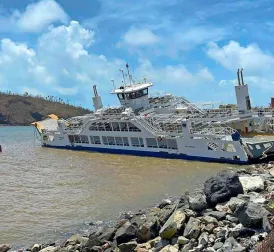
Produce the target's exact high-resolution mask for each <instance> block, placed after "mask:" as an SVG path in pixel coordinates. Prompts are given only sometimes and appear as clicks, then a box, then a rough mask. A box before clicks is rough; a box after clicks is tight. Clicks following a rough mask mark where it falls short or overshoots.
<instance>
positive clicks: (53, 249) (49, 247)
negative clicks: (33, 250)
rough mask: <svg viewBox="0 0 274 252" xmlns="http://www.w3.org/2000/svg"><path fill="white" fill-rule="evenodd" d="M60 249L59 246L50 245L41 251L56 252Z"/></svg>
mask: <svg viewBox="0 0 274 252" xmlns="http://www.w3.org/2000/svg"><path fill="white" fill-rule="evenodd" d="M58 249H59V247H54V246H48V247H46V248H43V249H41V250H40V252H56V251H57V250H58Z"/></svg>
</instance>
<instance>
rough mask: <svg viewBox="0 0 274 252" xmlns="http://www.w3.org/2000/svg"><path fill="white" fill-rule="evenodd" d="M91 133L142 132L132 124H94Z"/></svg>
mask: <svg viewBox="0 0 274 252" xmlns="http://www.w3.org/2000/svg"><path fill="white" fill-rule="evenodd" d="M89 130H91V131H132V132H141V130H140V129H139V128H138V127H136V126H135V125H134V124H132V123H130V122H94V123H92V124H91V126H90V127H89Z"/></svg>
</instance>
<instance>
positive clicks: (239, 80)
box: [237, 69, 241, 86]
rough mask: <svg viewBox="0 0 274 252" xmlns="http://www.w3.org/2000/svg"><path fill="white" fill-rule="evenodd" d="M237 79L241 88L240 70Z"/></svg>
mask: <svg viewBox="0 0 274 252" xmlns="http://www.w3.org/2000/svg"><path fill="white" fill-rule="evenodd" d="M237 77H238V85H239V86H241V81H240V69H238V71H237Z"/></svg>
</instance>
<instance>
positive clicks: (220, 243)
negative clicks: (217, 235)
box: [213, 242, 224, 250]
mask: <svg viewBox="0 0 274 252" xmlns="http://www.w3.org/2000/svg"><path fill="white" fill-rule="evenodd" d="M223 245H224V244H223V243H222V242H216V243H215V244H214V246H213V248H214V249H215V250H218V249H220V248H221V247H222V246H223Z"/></svg>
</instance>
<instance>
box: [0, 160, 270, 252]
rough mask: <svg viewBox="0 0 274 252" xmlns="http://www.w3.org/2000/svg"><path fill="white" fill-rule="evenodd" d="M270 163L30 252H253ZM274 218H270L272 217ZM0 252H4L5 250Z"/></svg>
mask: <svg viewBox="0 0 274 252" xmlns="http://www.w3.org/2000/svg"><path fill="white" fill-rule="evenodd" d="M271 167H272V166H271V165H264V166H263V165H258V166H252V167H248V168H245V169H239V170H226V171H222V172H220V173H218V174H217V175H216V176H215V177H212V178H210V179H208V180H207V181H206V182H205V183H204V187H203V188H202V189H199V190H195V191H194V192H191V193H186V194H185V195H183V196H182V197H181V198H179V199H176V200H164V201H163V202H162V203H161V204H159V205H158V206H157V207H153V208H150V209H147V210H142V211H139V212H137V213H135V214H133V213H125V214H123V215H122V216H121V218H120V219H119V220H118V221H117V223H116V225H115V226H112V227H107V226H106V227H102V228H100V229H98V230H96V231H94V232H93V233H91V234H90V235H89V237H82V236H80V235H74V236H72V237H71V238H70V239H68V240H67V241H66V242H65V243H64V244H62V245H60V246H54V245H53V246H41V245H38V244H35V245H34V246H33V247H32V248H31V249H30V250H31V251H32V252H38V251H41V252H70V251H79V252H81V251H83V252H97V251H98V252H99V251H105V252H111V251H115V252H116V251H117V252H118V251H120V252H130V251H137V252H150V251H151V252H160V251H161V252H177V251H182V252H196V251H197V252H198V251H205V252H214V251H217V252H231V251H237V252H241V251H256V246H257V245H258V243H259V241H261V240H263V239H264V237H266V235H267V234H268V233H269V232H270V230H271V229H272V226H271V225H272V224H271V223H272V221H271V220H272V218H273V216H272V214H271V213H270V212H268V211H267V210H266V208H265V207H264V206H265V204H266V203H267V202H268V199H267V198H269V195H268V196H267V194H269V193H270V192H272V191H273V189H274V177H273V175H271V173H270V172H269V170H270V168H271ZM273 220H274V218H273ZM2 249H3V250H1V247H0V251H4V252H6V251H7V250H5V248H2Z"/></svg>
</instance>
